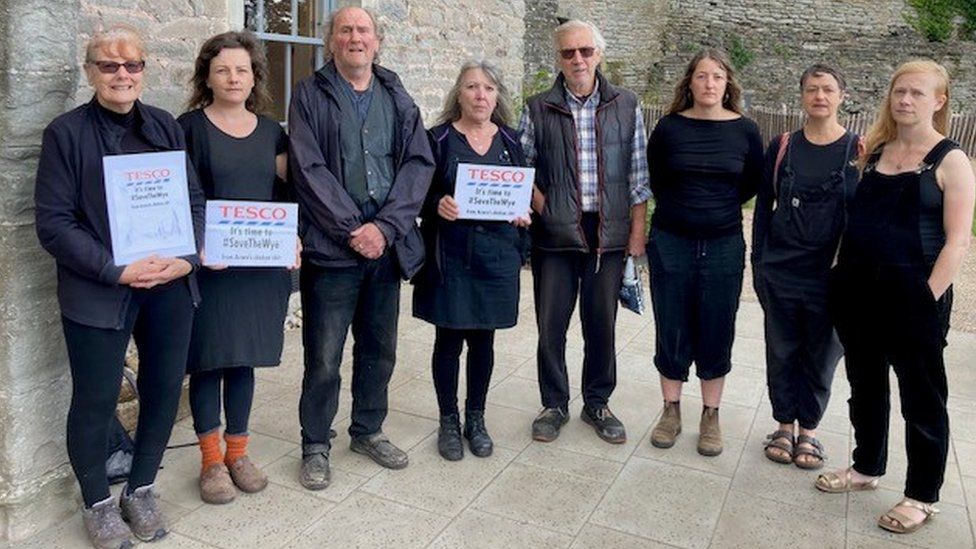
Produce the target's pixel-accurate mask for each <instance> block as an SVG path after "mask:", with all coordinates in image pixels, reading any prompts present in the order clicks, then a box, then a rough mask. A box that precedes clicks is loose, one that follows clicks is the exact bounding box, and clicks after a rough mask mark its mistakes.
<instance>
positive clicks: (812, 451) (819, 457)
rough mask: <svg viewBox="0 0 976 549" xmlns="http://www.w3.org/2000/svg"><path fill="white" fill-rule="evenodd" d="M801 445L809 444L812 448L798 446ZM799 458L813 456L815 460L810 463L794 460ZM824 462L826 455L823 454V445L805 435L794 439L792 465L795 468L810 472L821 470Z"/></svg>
mask: <svg viewBox="0 0 976 549" xmlns="http://www.w3.org/2000/svg"><path fill="white" fill-rule="evenodd" d="M801 444H809V445H810V446H812V448H811V447H803V446H800V445H801ZM800 456H813V457H814V458H816V460H815V461H812V462H811V461H801V460H798V459H796V458H798V457H800ZM824 461H827V454H825V453H824V447H823V444H822V443H821V442H820V441H819V440H817V439H816V438H814V437H811V436H807V435H800V436H798V437H796V446H795V449H794V450H793V463H794V464H796V466H797V467H799V468H800V469H807V470H810V471H812V470H815V469H820V468H822V467H823V466H824Z"/></svg>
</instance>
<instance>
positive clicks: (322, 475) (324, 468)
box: [298, 453, 332, 490]
mask: <svg viewBox="0 0 976 549" xmlns="http://www.w3.org/2000/svg"><path fill="white" fill-rule="evenodd" d="M331 480H332V471H331V470H330V469H329V456H328V455H327V454H324V453H315V454H309V455H307V456H302V468H301V472H300V473H299V475H298V482H299V483H300V484H301V485H302V486H303V487H305V489H307V490H323V489H325V488H326V487H328V486H329V482H330V481H331Z"/></svg>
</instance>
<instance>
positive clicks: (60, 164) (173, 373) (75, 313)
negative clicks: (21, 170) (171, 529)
mask: <svg viewBox="0 0 976 549" xmlns="http://www.w3.org/2000/svg"><path fill="white" fill-rule="evenodd" d="M145 68H146V51H145V48H144V47H143V42H142V39H141V38H140V36H139V34H138V33H137V32H136V31H135V30H134V29H132V28H131V27H127V26H122V25H118V26H114V27H110V28H109V29H107V30H105V31H103V32H99V33H97V34H96V35H95V37H94V38H92V40H91V41H90V42H89V43H88V46H87V48H86V52H85V73H86V74H87V76H88V83H89V84H90V85H91V86H92V88H93V89H94V92H95V95H94V97H93V98H92V100H91V101H89V102H88V103H85V104H84V105H81V106H79V107H77V108H75V109H73V110H71V111H69V112H67V113H65V114H63V115H61V116H59V117H57V118H56V119H54V121H53V122H51V123H50V124H49V125H48V127H47V128H46V129H45V130H44V138H43V141H42V145H41V158H40V163H39V164H38V167H37V185H36V187H35V193H34V202H35V212H36V215H37V235H38V237H39V238H40V241H41V245H42V246H43V247H44V249H45V250H47V251H48V252H49V253H50V254H51V255H53V256H54V259H55V260H56V262H57V268H58V304H59V305H60V308H61V322H62V324H63V326H64V339H65V343H66V344H67V347H68V364H69V366H70V368H71V407H70V408H69V410H68V459H70V460H71V468H72V470H73V471H74V473H75V477H76V478H77V479H78V484H79V485H80V486H81V496H82V499H83V500H84V504H85V507H84V510H83V511H82V518H83V520H84V524H85V528H86V530H87V531H88V536H89V538H90V539H91V541H92V544H93V545H95V547H99V548H112V549H117V548H119V547H130V546H131V543H132V535H135V536H136V537H138V538H139V539H141V540H143V541H152V540H154V539H157V538H159V537H162V536H164V535H166V531H167V526H166V521H165V520H164V518H163V515H162V510H161V509H160V507H159V504H158V501H157V499H156V497H157V496H156V494H155V493H154V490H153V482H154V481H155V478H156V471H157V470H158V469H159V463H160V461H161V460H162V458H163V451H164V450H166V442H167V441H168V440H169V436H170V432H171V430H172V427H173V420H174V418H175V417H176V411H177V407H178V406H179V401H180V390H181V388H182V383H183V373H184V369H185V365H186V352H187V346H188V344H189V342H190V327H191V325H192V323H193V307H194V305H195V304H196V303H197V302H198V301H199V295H198V293H197V289H196V282H195V280H194V275H193V274H192V273H193V271H194V270H195V268H196V267H197V266H199V264H200V260H199V258H198V257H197V254H196V253H194V254H192V255H187V256H183V257H158V256H156V255H153V256H150V257H145V258H142V259H139V260H137V261H134V262H132V263H129V264H128V265H118V264H116V262H115V259H114V257H113V255H112V236H111V233H110V229H109V218H108V204H107V203H106V197H105V182H104V173H103V167H102V159H103V158H104V157H106V156H112V155H127V154H137V153H151V152H157V151H175V150H182V149H183V148H184V141H183V132H182V131H180V126H179V125H178V124H177V123H176V121H175V120H173V117H172V116H171V115H170V114H169V113H167V112H166V111H163V110H161V109H157V108H155V107H152V106H149V105H146V104H145V103H142V102H141V101H140V100H139V96H140V94H141V93H142V81H143V75H144V70H143V69H145ZM186 172H187V174H186V175H187V181H186V183H187V186H188V191H189V198H190V207H191V212H192V219H193V231H194V233H195V236H196V242H197V243H198V244H199V243H200V241H201V239H202V237H203V223H204V199H203V193H202V192H200V186H199V183H198V181H197V179H196V175H195V173H194V171H193V167H192V166H190V165H189V163H188V165H187V170H186ZM163 184H165V182H163ZM130 336H131V337H134V338H135V342H136V347H138V349H139V380H138V386H139V396H140V402H139V404H140V409H139V423H138V425H137V427H136V437H135V438H136V440H135V454H134V457H133V460H132V469H131V472H130V473H129V478H128V483H127V484H126V487H125V488H123V490H122V494H121V496H120V502H117V501H116V500H115V499H114V498H113V497H112V496H111V493H110V492H109V484H108V477H107V474H106V471H105V460H106V448H107V447H108V440H109V426H110V425H111V423H112V421H113V416H114V414H115V407H116V404H117V402H118V398H119V388H120V386H121V381H122V367H123V364H124V358H125V349H126V346H127V345H128V343H129V338H130ZM120 504H121V513H120V510H119V506H120ZM123 517H125V519H126V520H127V521H128V522H129V525H128V526H126V524H125V523H124V522H123ZM130 529H131V530H130Z"/></svg>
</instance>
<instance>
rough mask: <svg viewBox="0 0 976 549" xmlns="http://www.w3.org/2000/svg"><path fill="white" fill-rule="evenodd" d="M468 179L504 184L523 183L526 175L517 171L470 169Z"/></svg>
mask: <svg viewBox="0 0 976 549" xmlns="http://www.w3.org/2000/svg"><path fill="white" fill-rule="evenodd" d="M468 177H470V178H471V179H476V180H479V181H491V182H502V183H521V182H523V181H525V173H524V172H520V171H516V170H497V169H491V168H468Z"/></svg>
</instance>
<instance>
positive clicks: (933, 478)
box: [816, 61, 976, 533]
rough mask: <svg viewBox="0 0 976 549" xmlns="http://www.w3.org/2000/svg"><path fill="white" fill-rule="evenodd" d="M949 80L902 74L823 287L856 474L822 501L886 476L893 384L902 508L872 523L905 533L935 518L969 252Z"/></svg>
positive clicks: (921, 65)
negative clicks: (954, 334) (847, 393)
mask: <svg viewBox="0 0 976 549" xmlns="http://www.w3.org/2000/svg"><path fill="white" fill-rule="evenodd" d="M949 114H950V113H949V77H948V74H947V73H946V70H945V69H944V68H943V67H942V66H941V65H938V64H936V63H934V62H932V61H912V62H909V63H906V64H904V65H902V66H901V67H899V68H898V70H897V71H896V72H895V74H894V76H893V77H892V80H891V85H890V87H889V90H888V96H887V98H886V99H885V100H884V102H883V103H882V106H881V109H880V110H879V114H878V120H877V121H876V122H875V124H874V126H872V128H871V130H870V131H869V133H868V136H867V139H866V143H865V151H866V154H865V155H864V156H863V157H862V159H861V165H862V170H863V176H862V178H861V182H860V184H859V185H858V189H857V193H856V196H855V198H854V203H853V205H852V207H851V213H850V217H849V220H848V226H847V230H846V231H845V233H844V240H843V244H842V245H841V251H840V259H839V262H838V265H837V267H836V270H835V272H834V274H833V277H832V281H831V308H832V313H833V315H834V317H835V322H836V326H837V332H838V334H839V335H840V338H841V342H842V343H843V344H844V350H845V354H846V364H847V379H848V381H849V382H850V384H851V399H850V414H851V423H853V426H854V439H855V449H854V456H853V465H852V466H851V467H850V468H848V469H846V470H839V471H834V472H830V473H825V474H822V475H820V476H819V477H818V478H817V481H816V486H817V488H819V489H820V490H823V491H825V492H848V491H855V490H870V489H874V488H876V487H877V486H878V481H879V479H880V477H881V475H883V474H884V473H885V465H886V462H887V453H888V413H889V409H890V402H889V399H890V394H889V386H888V366H889V365H891V367H893V368H894V370H895V374H896V375H897V376H898V388H899V396H900V397H901V410H902V416H903V417H904V419H905V443H906V444H905V445H906V449H907V452H908V474H907V478H906V482H905V497H904V498H903V499H902V500H901V501H900V502H899V503H897V504H896V505H895V506H894V507H893V508H892V509H891V510H889V511H888V512H887V513H885V514H884V515H882V516H881V518H879V519H878V525H879V526H880V527H882V528H884V529H885V530H890V531H892V532H896V533H908V532H913V531H915V530H917V529H918V528H920V527H921V526H922V525H923V524H924V523H925V522H926V521H927V520H928V519H929V518H930V517H931V516H932V515H933V514H934V513H936V512H937V510H936V509H935V508H934V507H933V506H932V504H934V503H935V502H937V501H938V500H939V489H940V488H941V486H942V481H943V476H944V473H945V465H946V455H947V453H948V448H949V417H948V414H947V413H946V398H947V396H948V389H947V383H946V374H945V363H944V360H943V349H944V347H945V345H946V334H947V333H948V330H949V312H950V309H951V307H952V279H953V278H954V276H955V275H956V273H957V272H958V270H959V266H960V265H961V263H962V260H963V258H964V256H965V253H966V250H967V248H968V247H969V241H970V231H971V227H972V221H973V204H974V201H976V198H974V196H976V176H974V174H973V170H972V166H971V164H970V162H969V159H968V158H967V156H966V155H965V154H964V153H963V152H962V151H961V150H959V147H958V145H957V144H956V143H954V142H952V141H950V140H949V139H946V138H945V135H946V132H947V129H948V121H949Z"/></svg>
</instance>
